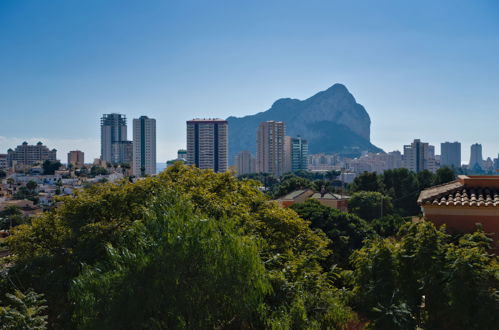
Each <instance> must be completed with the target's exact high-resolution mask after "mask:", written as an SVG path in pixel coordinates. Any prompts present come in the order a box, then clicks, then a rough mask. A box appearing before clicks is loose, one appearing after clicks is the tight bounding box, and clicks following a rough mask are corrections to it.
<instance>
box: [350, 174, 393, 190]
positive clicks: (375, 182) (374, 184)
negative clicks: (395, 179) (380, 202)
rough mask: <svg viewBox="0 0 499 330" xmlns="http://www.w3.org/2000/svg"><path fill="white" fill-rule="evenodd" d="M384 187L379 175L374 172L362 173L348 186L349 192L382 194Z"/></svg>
mask: <svg viewBox="0 0 499 330" xmlns="http://www.w3.org/2000/svg"><path fill="white" fill-rule="evenodd" d="M384 189H385V185H384V183H383V181H382V179H381V177H380V176H379V175H377V174H376V173H375V172H364V173H362V174H360V175H359V176H357V177H356V178H355V179H354V180H353V182H352V184H351V185H350V191H351V192H357V191H377V192H381V193H382V192H384Z"/></svg>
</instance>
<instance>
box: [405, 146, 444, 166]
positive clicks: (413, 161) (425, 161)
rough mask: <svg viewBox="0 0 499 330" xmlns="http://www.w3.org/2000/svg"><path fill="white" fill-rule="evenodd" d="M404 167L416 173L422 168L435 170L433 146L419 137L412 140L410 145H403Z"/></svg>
mask: <svg viewBox="0 0 499 330" xmlns="http://www.w3.org/2000/svg"><path fill="white" fill-rule="evenodd" d="M404 167H405V168H407V169H409V170H411V171H413V172H416V173H418V172H421V171H423V170H429V171H431V172H435V171H436V170H437V166H436V164H435V147H433V146H431V145H429V144H428V143H427V142H421V140H419V139H416V140H414V142H412V143H411V144H410V145H405V146H404Z"/></svg>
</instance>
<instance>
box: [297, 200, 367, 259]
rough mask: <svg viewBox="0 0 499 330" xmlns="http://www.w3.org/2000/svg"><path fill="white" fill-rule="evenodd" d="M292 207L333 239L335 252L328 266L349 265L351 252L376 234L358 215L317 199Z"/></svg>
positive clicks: (312, 225)
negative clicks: (325, 204) (326, 204)
mask: <svg viewBox="0 0 499 330" xmlns="http://www.w3.org/2000/svg"><path fill="white" fill-rule="evenodd" d="M291 208H292V209H293V210H295V211H296V212H297V213H298V214H299V215H300V216H301V217H302V218H303V219H306V220H308V221H310V222H311V224H310V226H311V227H312V228H317V229H320V230H322V231H323V232H324V233H325V234H326V235H327V237H328V238H329V239H330V240H331V243H330V247H331V249H332V251H333V254H332V256H331V257H330V258H329V259H328V263H327V267H328V268H330V267H332V266H333V265H336V264H338V265H340V266H342V267H348V266H347V265H348V258H349V256H350V254H351V253H352V252H353V251H354V250H356V249H359V248H361V247H362V242H363V240H364V239H366V238H368V237H370V236H372V235H373V234H374V232H373V230H372V229H371V228H370V227H369V225H368V223H367V222H366V221H364V220H363V219H361V218H359V217H358V216H356V215H354V214H348V213H343V212H340V211H338V210H336V209H333V208H330V207H327V206H324V205H321V204H320V203H319V202H318V201H316V200H312V199H310V200H307V201H306V202H305V203H301V204H295V205H293V206H292V207H291Z"/></svg>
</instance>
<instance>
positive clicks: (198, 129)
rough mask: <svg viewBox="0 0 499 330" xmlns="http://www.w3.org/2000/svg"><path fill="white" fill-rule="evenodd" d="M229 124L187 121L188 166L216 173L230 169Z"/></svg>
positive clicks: (223, 122)
mask: <svg viewBox="0 0 499 330" xmlns="http://www.w3.org/2000/svg"><path fill="white" fill-rule="evenodd" d="M228 131H229V124H228V122H227V121H226V120H223V119H218V118H215V119H211V118H209V119H200V118H198V119H193V120H189V121H187V164H188V165H194V166H196V167H199V168H201V169H212V170H213V171H214V172H226V171H227V169H228V143H229V136H228Z"/></svg>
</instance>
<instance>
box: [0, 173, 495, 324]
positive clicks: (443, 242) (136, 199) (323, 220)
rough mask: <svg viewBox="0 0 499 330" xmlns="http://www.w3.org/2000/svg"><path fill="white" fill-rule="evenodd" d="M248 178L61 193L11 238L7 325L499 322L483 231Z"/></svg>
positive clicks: (184, 179)
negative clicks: (275, 194) (299, 197)
mask: <svg viewBox="0 0 499 330" xmlns="http://www.w3.org/2000/svg"><path fill="white" fill-rule="evenodd" d="M258 185H259V183H257V182H255V181H251V180H245V181H241V180H238V179H236V178H235V177H233V176H232V175H231V174H229V173H226V174H215V173H212V172H210V171H202V170H199V169H196V168H191V167H186V166H181V165H176V166H174V167H172V168H170V169H168V170H167V171H165V172H163V173H162V174H160V175H159V176H158V177H153V178H147V179H144V180H139V181H138V182H137V183H135V184H132V183H128V182H125V181H124V182H122V183H119V184H111V183H106V184H100V185H95V186H92V187H90V188H88V189H86V190H83V191H79V192H78V193H77V195H76V196H75V197H62V198H61V200H62V201H63V203H62V204H61V205H60V206H59V207H57V208H56V209H54V210H52V211H50V212H47V213H44V214H43V215H41V216H40V217H38V218H35V219H34V220H33V221H32V222H31V224H22V225H19V226H18V227H16V229H15V230H14V233H13V235H12V236H10V238H8V247H9V249H10V250H11V252H12V253H13V255H12V256H11V257H9V259H8V260H4V261H5V262H6V265H5V266H4V271H2V273H1V274H2V278H1V279H0V293H1V294H0V320H1V321H2V322H1V324H2V326H3V327H4V328H6V329H18V328H23V327H22V326H21V327H19V326H18V325H19V324H24V325H29V326H25V328H33V329H43V328H45V326H48V328H51V329H70V328H75V329H165V328H180V329H200V328H203V329H205V328H208V329H209V328H218V329H221V328H224V329H228V328H234V329H235V328H237V329H241V328H246V329H261V328H272V329H347V328H358V329H360V328H363V327H366V328H372V329H414V328H415V327H416V326H419V327H421V328H428V329H483V328H488V326H490V325H495V324H497V322H498V321H499V319H498V315H497V313H494V311H496V310H499V298H498V295H497V290H498V288H497V281H498V280H499V268H498V265H497V258H496V257H495V256H493V255H490V254H488V250H487V248H488V245H489V243H490V242H489V239H488V238H487V237H486V236H485V234H484V233H483V232H481V231H477V232H475V233H473V234H470V235H464V236H462V237H460V238H456V237H451V236H449V235H447V234H446V233H445V232H444V231H443V230H438V229H436V228H435V227H434V226H433V225H432V224H430V223H426V222H421V223H410V222H407V219H404V218H402V217H400V216H399V215H397V214H396V213H395V211H394V208H393V207H391V204H390V203H391V202H392V201H391V200H390V199H389V198H384V199H383V202H384V203H386V206H385V204H383V207H386V210H385V211H384V213H383V217H378V215H377V211H378V210H379V208H378V206H380V207H381V205H379V202H380V195H379V194H380V193H379V192H375V193H372V192H371V193H368V194H365V193H362V194H360V193H359V194H358V195H357V199H358V202H357V204H356V206H355V210H353V211H354V212H353V213H351V214H346V213H342V212H339V211H337V210H334V209H331V208H328V207H325V206H322V205H320V204H319V203H317V202H313V201H308V202H306V203H303V204H300V205H295V206H293V209H281V208H279V207H278V205H277V203H275V202H272V201H270V200H269V199H268V197H267V196H266V195H264V194H263V193H260V192H259V191H258V189H257V186H258ZM354 204H355V203H354ZM369 210H373V211H372V212H369ZM374 210H375V211H376V212H374ZM362 217H364V218H365V219H364V218H362ZM463 286H465V288H463ZM27 288H31V290H33V291H28V289H27ZM23 292H24V293H23ZM34 292H36V294H35V293H34ZM6 294H7V296H6ZM14 296H16V297H18V298H17V300H16V301H17V302H16V303H14V302H13V300H12V297H14ZM4 297H5V298H7V299H4ZM45 300H46V301H45ZM44 306H47V308H46V309H44ZM12 315H17V316H18V317H17V316H16V317H12ZM2 317H3V318H2ZM45 317H47V319H45ZM477 318H479V320H478V319H477ZM448 320H453V321H452V322H448ZM15 322H17V323H15ZM19 322H24V323H19ZM30 322H31V323H30ZM45 322H47V325H45ZM37 327H38V328H37Z"/></svg>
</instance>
